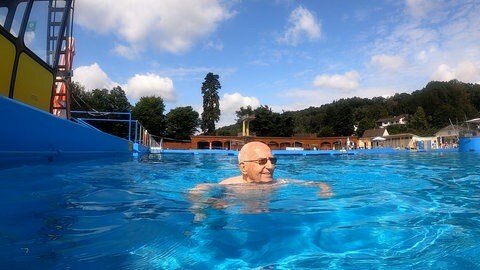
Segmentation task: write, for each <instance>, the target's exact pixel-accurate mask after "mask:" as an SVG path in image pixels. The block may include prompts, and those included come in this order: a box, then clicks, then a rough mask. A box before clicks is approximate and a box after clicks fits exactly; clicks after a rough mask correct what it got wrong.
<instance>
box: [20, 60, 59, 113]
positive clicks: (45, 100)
mask: <svg viewBox="0 0 480 270" xmlns="http://www.w3.org/2000/svg"><path fill="white" fill-rule="evenodd" d="M52 85H53V73H51V72H50V71H49V70H48V69H46V68H45V67H43V66H42V65H41V64H40V63H38V62H37V61H35V60H34V59H32V57H30V56H28V55H27V54H25V53H21V54H20V58H19V61H18V68H17V74H16V77H15V87H14V92H13V99H16V100H18V101H21V102H23V103H26V104H29V105H32V106H34V107H37V108H39V109H41V110H44V111H47V112H49V111H50V102H51V100H52Z"/></svg>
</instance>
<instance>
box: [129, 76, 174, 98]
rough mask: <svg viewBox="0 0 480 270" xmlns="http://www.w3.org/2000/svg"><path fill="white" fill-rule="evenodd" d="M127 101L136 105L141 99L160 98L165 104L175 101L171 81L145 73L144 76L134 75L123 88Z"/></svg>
mask: <svg viewBox="0 0 480 270" xmlns="http://www.w3.org/2000/svg"><path fill="white" fill-rule="evenodd" d="M124 89H125V93H126V95H127V97H128V99H129V100H130V101H131V102H133V103H136V102H137V101H138V100H139V99H140V98H141V97H145V96H156V97H161V98H162V99H163V100H164V101H166V102H172V101H175V100H176V93H175V88H174V87H173V81H172V80H171V79H170V78H168V77H160V76H159V75H156V74H152V73H147V74H145V75H141V74H135V76H133V77H132V78H130V79H129V80H128V81H127V84H126V85H125V86H124Z"/></svg>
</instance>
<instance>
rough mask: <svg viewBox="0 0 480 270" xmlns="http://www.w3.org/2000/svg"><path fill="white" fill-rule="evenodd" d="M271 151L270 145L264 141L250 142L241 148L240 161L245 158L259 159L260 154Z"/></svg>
mask: <svg viewBox="0 0 480 270" xmlns="http://www.w3.org/2000/svg"><path fill="white" fill-rule="evenodd" d="M271 152H272V150H271V149H270V147H268V145H266V144H264V143H262V142H249V143H247V144H245V145H244V146H243V147H242V149H241V150H240V153H238V163H241V162H243V161H245V160H251V159H257V158H259V155H260V154H262V153H271Z"/></svg>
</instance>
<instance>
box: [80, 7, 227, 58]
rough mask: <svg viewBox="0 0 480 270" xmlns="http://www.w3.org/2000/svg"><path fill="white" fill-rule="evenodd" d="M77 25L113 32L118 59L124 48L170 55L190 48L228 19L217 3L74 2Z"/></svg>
mask: <svg viewBox="0 0 480 270" xmlns="http://www.w3.org/2000/svg"><path fill="white" fill-rule="evenodd" d="M75 16H76V18H75V21H76V23H77V24H79V25H81V26H83V27H85V28H88V29H90V30H92V31H95V32H97V33H101V34H105V33H109V34H110V33H114V34H115V35H116V36H117V38H119V40H120V41H121V42H122V43H126V45H119V46H117V47H116V48H115V50H114V51H116V52H118V53H120V55H122V56H130V55H128V54H127V52H128V50H125V49H126V48H129V49H133V51H134V52H136V53H137V52H140V51H142V50H145V49H147V48H157V49H160V50H161V51H167V52H171V53H182V52H185V51H187V50H188V49H190V48H191V47H192V46H193V44H194V43H195V42H196V41H198V40H199V39H201V38H203V37H205V36H207V35H209V34H210V33H211V32H213V31H214V30H215V29H216V27H217V25H218V24H219V23H220V22H221V21H223V20H226V19H228V18H230V17H231V16H233V13H231V12H230V11H229V10H228V9H227V7H225V6H222V2H221V1H219V0H183V1H177V0H162V1H158V0H145V1H142V3H141V4H139V3H137V2H136V1H130V0H102V1H97V0H82V1H78V2H77V3H76V7H75Z"/></svg>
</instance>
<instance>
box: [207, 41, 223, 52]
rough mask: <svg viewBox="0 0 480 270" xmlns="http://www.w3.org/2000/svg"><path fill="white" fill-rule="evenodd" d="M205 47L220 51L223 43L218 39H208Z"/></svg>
mask: <svg viewBox="0 0 480 270" xmlns="http://www.w3.org/2000/svg"><path fill="white" fill-rule="evenodd" d="M206 47H207V48H212V49H214V50H216V51H222V50H223V43H222V42H220V41H209V42H208V43H207V44H206Z"/></svg>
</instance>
